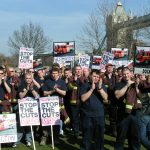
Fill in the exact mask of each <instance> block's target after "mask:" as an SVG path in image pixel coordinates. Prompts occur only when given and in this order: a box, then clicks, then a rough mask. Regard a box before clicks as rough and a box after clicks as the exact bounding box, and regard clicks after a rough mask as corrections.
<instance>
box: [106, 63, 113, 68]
mask: <svg viewBox="0 0 150 150" xmlns="http://www.w3.org/2000/svg"><path fill="white" fill-rule="evenodd" d="M109 66H113V64H111V63H107V64H106V66H105V68H107V67H109Z"/></svg>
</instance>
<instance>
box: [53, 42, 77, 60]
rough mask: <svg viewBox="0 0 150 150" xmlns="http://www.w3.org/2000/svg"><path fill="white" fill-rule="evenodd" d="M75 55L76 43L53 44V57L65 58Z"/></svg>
mask: <svg viewBox="0 0 150 150" xmlns="http://www.w3.org/2000/svg"><path fill="white" fill-rule="evenodd" d="M74 55H75V42H74V41H71V42H54V43H53V56H54V57H64V56H74Z"/></svg>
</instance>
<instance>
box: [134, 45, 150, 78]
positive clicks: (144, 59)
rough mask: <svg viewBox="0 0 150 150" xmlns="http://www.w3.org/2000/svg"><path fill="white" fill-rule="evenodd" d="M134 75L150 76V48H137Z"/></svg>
mask: <svg viewBox="0 0 150 150" xmlns="http://www.w3.org/2000/svg"><path fill="white" fill-rule="evenodd" d="M134 73H137V74H145V75H150V47H141V46H136V50H135V56H134Z"/></svg>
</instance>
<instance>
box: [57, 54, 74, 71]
mask: <svg viewBox="0 0 150 150" xmlns="http://www.w3.org/2000/svg"><path fill="white" fill-rule="evenodd" d="M54 63H58V64H59V65H60V67H61V68H62V67H63V66H64V67H69V68H73V65H74V56H65V57H54Z"/></svg>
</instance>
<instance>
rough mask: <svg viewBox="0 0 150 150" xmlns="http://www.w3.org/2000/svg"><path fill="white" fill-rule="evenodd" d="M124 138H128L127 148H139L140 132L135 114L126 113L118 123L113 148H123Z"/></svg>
mask: <svg viewBox="0 0 150 150" xmlns="http://www.w3.org/2000/svg"><path fill="white" fill-rule="evenodd" d="M126 138H128V145H129V150H140V146H141V144H140V132H139V127H138V117H137V116H136V115H133V114H126V116H125V117H124V118H123V119H122V120H120V122H119V123H118V125H117V138H116V144H115V150H124V141H125V139H126Z"/></svg>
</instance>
